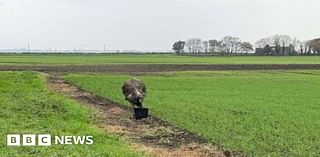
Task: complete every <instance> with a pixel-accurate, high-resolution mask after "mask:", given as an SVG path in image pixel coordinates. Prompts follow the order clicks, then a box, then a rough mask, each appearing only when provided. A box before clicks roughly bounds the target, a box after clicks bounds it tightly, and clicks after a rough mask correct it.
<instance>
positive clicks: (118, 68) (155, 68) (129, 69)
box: [0, 64, 320, 73]
mask: <svg viewBox="0 0 320 157" xmlns="http://www.w3.org/2000/svg"><path fill="white" fill-rule="evenodd" d="M24 70H32V71H41V72H59V73H60V72H62V73H64V72H112V73H115V72H117V73H135V72H138V73H143V72H167V71H200V70H202V71H211V70H212V71H213V70H320V64H238V65H236V64H235V65H223V64H222V65H200V64H193V65H191V64H188V65H178V64H121V65H26V66H22V65H0V71H24Z"/></svg>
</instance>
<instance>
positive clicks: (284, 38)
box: [279, 35, 292, 55]
mask: <svg viewBox="0 0 320 157" xmlns="http://www.w3.org/2000/svg"><path fill="white" fill-rule="evenodd" d="M279 37H280V38H279V40H280V43H281V45H282V55H286V54H285V53H286V51H285V50H286V47H289V46H290V44H291V41H292V39H291V37H290V36H288V35H280V36H279Z"/></svg>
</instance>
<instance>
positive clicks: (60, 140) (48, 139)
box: [7, 134, 93, 146]
mask: <svg viewBox="0 0 320 157" xmlns="http://www.w3.org/2000/svg"><path fill="white" fill-rule="evenodd" d="M52 144H55V145H59V144H60V145H72V144H77V145H92V144H93V136H51V135H50V134H39V135H34V134H22V135H20V134H8V135H7V146H51V145H52Z"/></svg>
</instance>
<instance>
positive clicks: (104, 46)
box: [103, 44, 107, 52]
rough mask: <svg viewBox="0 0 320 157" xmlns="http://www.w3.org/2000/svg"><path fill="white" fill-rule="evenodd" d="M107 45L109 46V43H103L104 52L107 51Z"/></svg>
mask: <svg viewBox="0 0 320 157" xmlns="http://www.w3.org/2000/svg"><path fill="white" fill-rule="evenodd" d="M106 47H107V45H106V44H104V45H103V52H106Z"/></svg>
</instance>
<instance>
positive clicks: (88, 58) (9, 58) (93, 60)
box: [0, 54, 320, 65]
mask: <svg viewBox="0 0 320 157" xmlns="http://www.w3.org/2000/svg"><path fill="white" fill-rule="evenodd" d="M1 64H2V65H8V64H9V65H18V64H23V65H26V64H27V65H29V64H31V65H34V64H57V65H65V64H73V65H76V64H86V65H90V64H320V56H290V57H288V56H287V57H284V56H276V57H275V56H273V57H272V56H237V57H232V56H225V57H196V56H177V55H173V54H172V55H170V54H162V55H161V54H160V55H159V54H153V55H152V54H144V55H143V54H140V55H138V54H109V55H108V54H73V55H72V54H61V55H57V54H9V55H8V54H0V65H1Z"/></svg>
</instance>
